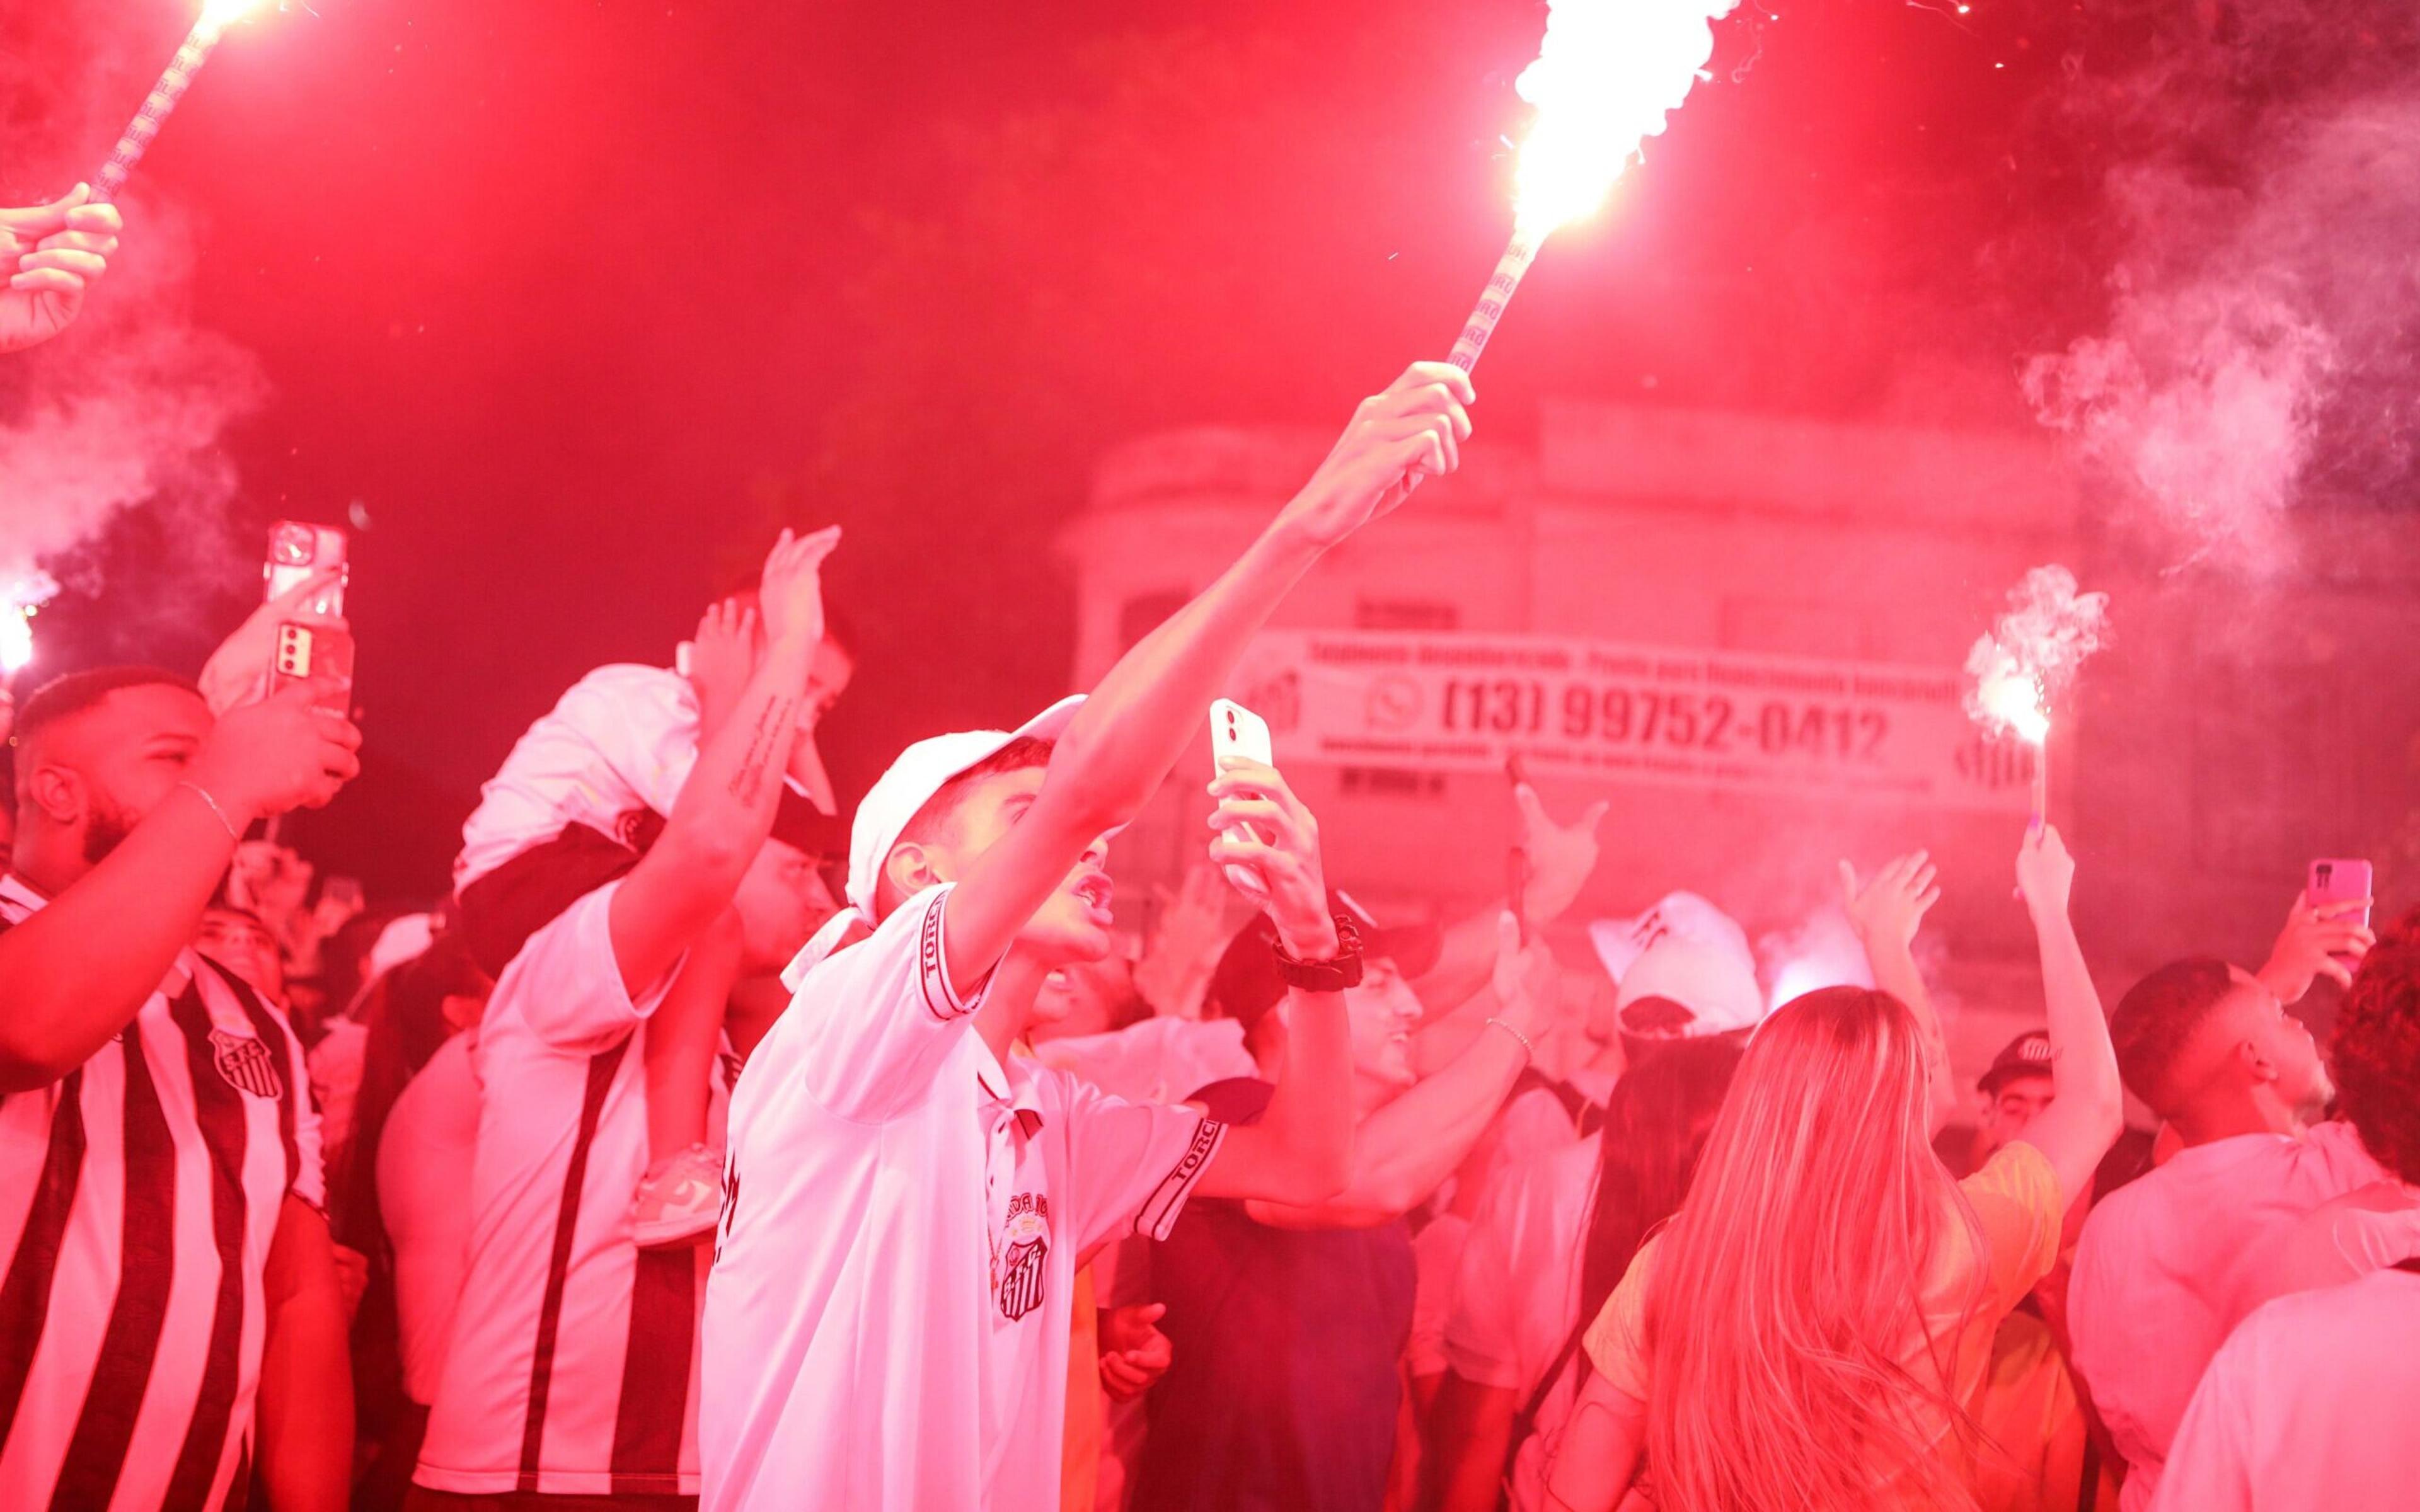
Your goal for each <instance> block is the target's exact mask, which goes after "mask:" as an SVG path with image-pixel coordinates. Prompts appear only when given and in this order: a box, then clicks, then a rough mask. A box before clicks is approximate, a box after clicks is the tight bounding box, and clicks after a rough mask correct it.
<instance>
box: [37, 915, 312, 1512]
mask: <svg viewBox="0 0 2420 1512" xmlns="http://www.w3.org/2000/svg"><path fill="white" fill-rule="evenodd" d="M42 906H43V900H42V897H41V895H40V894H39V893H37V892H35V891H34V890H33V889H32V888H31V887H27V886H25V884H24V883H23V882H22V881H20V880H19V879H18V878H16V877H15V876H10V875H0V931H6V930H7V929H8V928H12V927H14V926H15V925H17V924H19V923H22V922H23V920H24V919H26V918H28V917H30V916H31V915H33V914H34V913H36V912H38V911H39V910H40V908H41V907H42ZM304 1088H305V1078H304V1072H303V1061H302V1044H301V1042H300V1041H298V1040H296V1039H295V1037H294V1032H293V1029H292V1026H289V1025H288V1024H287V1021H286V1017H285V1015H284V1014H282V1013H280V1012H278V1011H276V1010H275V1009H273V1008H270V1007H268V1006H267V1005H265V1004H264V1003H262V1002H261V1000H260V999H259V997H258V996H257V995H255V994H254V993H253V991H252V990H251V989H250V988H248V987H244V986H241V985H240V984H238V983H236V982H234V981H232V980H230V979H229V978H227V977H226V976H225V975H224V974H222V973H221V972H220V971H219V970H218V969H217V968H216V967H214V966H211V965H210V964H208V963H207V962H205V961H204V960H203V959H202V958H201V957H200V956H199V955H197V954H196V953H194V951H192V950H182V951H179V952H178V956H177V962H176V964H175V965H174V966H173V967H172V968H171V969H170V971H169V974H168V977H167V980H165V981H164V982H163V984H162V986H161V989H160V990H159V991H158V992H155V993H153V994H152V995H150V997H149V998H148V999H147V1000H146V1001H145V1003H144V1004H143V1006H142V1007H141V1008H140V1009H137V1010H136V1011H135V1012H134V1015H133V1016H132V1018H131V1019H130V1020H129V1021H128V1022H127V1025H126V1026H125V1027H124V1028H123V1029H121V1030H119V1031H118V1032H117V1034H116V1035H115V1036H113V1037H112V1038H111V1039H110V1041H109V1042H108V1043H106V1044H104V1045H102V1046H101V1048H100V1049H98V1050H96V1051H94V1052H93V1053H92V1056H91V1058H89V1059H87V1060H86V1061H85V1063H84V1064H83V1065H81V1066H79V1067H77V1068H76V1069H75V1070H73V1071H71V1072H68V1073H67V1075H66V1076H64V1077H62V1078H60V1079H59V1080H58V1081H55V1082H53V1083H51V1084H50V1085H48V1086H46V1087H37V1088H27V1089H25V1090H23V1091H18V1092H12V1093H9V1094H8V1096H6V1097H0V1273H5V1274H6V1277H7V1280H6V1284H5V1285H0V1340H5V1343H0V1507H7V1508H10V1509H11V1512H13V1509H15V1508H18V1507H39V1506H60V1507H74V1508H77V1509H78V1512H84V1509H86V1508H89V1509H93V1512H103V1509H112V1512H148V1509H151V1508H157V1507H161V1506H176V1507H200V1508H211V1507H216V1506H218V1505H219V1504H221V1503H222V1502H223V1501H225V1499H226V1497H227V1495H228V1490H229V1488H230V1487H233V1486H234V1485H235V1481H236V1477H237V1476H238V1475H239V1474H240V1473H241V1467H242V1465H243V1463H244V1458H245V1449H246V1446H247V1445H248V1444H250V1443H252V1442H253V1410H254V1405H255V1398H256V1393H257V1392H258V1389H259V1384H260V1361H261V1351H262V1350H263V1348H264V1345H265V1343H266V1340H267V1337H268V1332H267V1322H266V1297H265V1295H264V1293H263V1289H262V1287H263V1276H264V1274H265V1271H266V1267H267V1265H268V1262H269V1255H270V1249H271V1244H272V1242H274V1240H275V1237H276V1233H277V1223H278V1219H279V1218H280V1216H281V1215H282V1214H283V1211H284V1209H285V1206H286V1199H287V1197H288V1196H293V1197H298V1198H300V1199H301V1200H302V1201H304V1202H307V1203H309V1204H310V1205H311V1206H312V1207H314V1208H320V1207H324V1206H325V1205H326V1203H327V1196H328V1194H327V1187H326V1184H325V1182H324V1180H323V1177H322V1173H321V1171H320V1166H319V1120H318V1117H317V1116H316V1115H315V1114H314V1113H313V1112H312V1111H311V1100H310V1097H309V1095H308V1093H307V1092H306V1091H305V1089H304Z"/></svg>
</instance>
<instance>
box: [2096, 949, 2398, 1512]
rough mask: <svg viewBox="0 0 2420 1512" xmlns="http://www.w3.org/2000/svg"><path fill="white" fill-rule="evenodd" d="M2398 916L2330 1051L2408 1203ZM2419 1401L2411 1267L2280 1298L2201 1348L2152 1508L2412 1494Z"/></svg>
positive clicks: (2368, 1141)
mask: <svg viewBox="0 0 2420 1512" xmlns="http://www.w3.org/2000/svg"><path fill="white" fill-rule="evenodd" d="M2406 930H2407V932H2408V933H2405V934H2404V935H2403V936H2402V937H2400V938H2397V939H2394V940H2390V941H2389V942H2388V943H2387V944H2385V945H2382V946H2381V947H2380V948H2379V949H2377V950H2376V951H2374V952H2372V953H2371V955H2370V956H2369V958H2368V959H2367V960H2366V961H2365V962H2364V963H2363V964H2362V968H2361V973H2360V975H2359V976H2358V977H2356V978H2355V979H2354V980H2353V986H2352V991H2351V993H2350V995H2348V996H2347V997H2346V999H2345V1003H2344V1007H2343V1008H2342V1010H2340V1011H2339V1012H2338V1014H2337V1016H2336V1029H2335V1043H2334V1046H2333V1049H2334V1053H2335V1069H2336V1076H2337V1079H2338V1081H2339V1082H2340V1084H2341V1085H2342V1088H2343V1103H2344V1112H2345V1117H2346V1119H2348V1120H2349V1121H2350V1123H2351V1124H2352V1126H2353V1128H2354V1129H2355V1130H2356V1131H2358V1132H2359V1134H2360V1135H2361V1142H2362V1144H2363V1146H2364V1148H2366V1149H2368V1150H2369V1151H2370V1152H2371V1153H2373V1154H2374V1155H2376V1156H2377V1158H2378V1160H2379V1161H2380V1163H2381V1165H2383V1166H2384V1167H2385V1169H2386V1170H2387V1172H2388V1173H2389V1174H2390V1175H2391V1176H2393V1177H2394V1178H2395V1181H2396V1187H2397V1190H2399V1191H2400V1192H2401V1193H2403V1194H2404V1195H2405V1197H2406V1202H2407V1205H2408V1203H2409V1200H2410V1195H2411V1194H2412V1190H2413V1188H2414V1187H2415V1186H2420V914H2415V915H2413V916H2412V918H2411V919H2410V920H2408V921H2407V924H2406ZM2407 1254H2408V1251H2407ZM2378 1257H2381V1258H2382V1257H2383V1256H2382V1255H2381V1256H2378ZM2407 1264H2408V1261H2407ZM2415 1401H2420V1275H2414V1274H2412V1273H2411V1271H2410V1270H2409V1269H2404V1268H2395V1269H2386V1270H2379V1271H2375V1272H2373V1273H2370V1274H2368V1275H2367V1276H2366V1277H2364V1278H2363V1279H2360V1280H2357V1281H2350V1282H2346V1283H2344V1284H2341V1285H2337V1286H2332V1287H2326V1288H2321V1289H2319V1290H2312V1291H2304V1292H2300V1293H2297V1294H2295V1295H2292V1296H2287V1297H2281V1298H2279V1299H2277V1300H2276V1301H2273V1302H2271V1303H2269V1304H2266V1305H2264V1306H2262V1307H2261V1308H2259V1309H2258V1310H2257V1311H2256V1312H2254V1313H2253V1314H2252V1316H2251V1317H2249V1318H2247V1319H2244V1320H2243V1323H2242V1326H2241V1327H2239V1328H2237V1329H2236V1330H2235V1332H2234V1333H2233V1334H2232V1335H2229V1336H2228V1338H2227V1340H2226V1345H2225V1346H2224V1347H2223V1348H2221V1349H2220V1350H2219V1351H2218V1353H2217V1355H2216V1356H2215V1357H2214V1358H2212V1359H2211V1362H2210V1368H2209V1369H2208V1370H2207V1371H2206V1372H2205V1373H2204V1374H2203V1376H2202V1379H2201V1384H2200V1385H2199V1387H2198V1388H2197V1389H2195V1392H2194V1395H2193V1399H2192V1402H2191V1404H2190V1405H2189V1406H2187V1408H2186V1409H2185V1412H2184V1418H2183V1421H2182V1422H2181V1423H2180V1425H2179V1426H2178V1428H2177V1432H2176V1437H2175V1440H2174V1442H2173V1443H2171V1444H2170V1445H2169V1446H2168V1453H2167V1458H2166V1462H2165V1469H2164V1472H2163V1473H2162V1474H2161V1476H2160V1485H2159V1493H2158V1495H2157V1497H2156V1498H2155V1499H2154V1500H2153V1501H2152V1503H2151V1506H2152V1509H2153V1512H2348V1509H2350V1508H2357V1507H2387V1506H2408V1505H2410V1504H2411V1503H2412V1494H2413V1488H2414V1487H2415V1486H2420V1436H2415V1435H2414V1434H2413V1433H2412V1403H2413V1402H2415ZM2130 1484H2131V1483H2130Z"/></svg>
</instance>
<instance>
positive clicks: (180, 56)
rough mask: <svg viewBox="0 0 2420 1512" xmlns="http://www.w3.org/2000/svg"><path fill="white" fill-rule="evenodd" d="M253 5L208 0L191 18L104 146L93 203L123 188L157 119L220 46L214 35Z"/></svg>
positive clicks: (250, 0)
mask: <svg viewBox="0 0 2420 1512" xmlns="http://www.w3.org/2000/svg"><path fill="white" fill-rule="evenodd" d="M258 3H259V0H209V3H208V4H206V5H204V6H203V7H202V15H201V19H200V20H199V21H196V22H194V29H193V30H192V31H190V32H187V33H186V34H185V45H184V46H182V47H180V48H178V49H177V55H176V56H175V57H174V58H172V59H170V60H169V62H168V71H167V72H165V73H163V74H162V75H160V82H159V83H158V84H155V85H152V86H151V93H150V94H149V95H148V96H147V97H146V98H145V99H144V101H143V108H142V109H141V110H138V111H136V112H135V113H134V119H133V120H132V121H131V122H129V123H128V125H127V128H126V134H125V135H123V136H120V137H119V138H118V139H117V146H116V147H112V148H110V149H109V161H108V162H105V163H102V164H101V172H100V173H98V174H96V175H94V176H93V181H92V202H93V203H94V204H96V205H101V204H106V203H108V202H109V201H110V200H113V199H115V198H116V197H117V193H118V191H119V190H122V189H124V188H125V187H126V177H127V176H128V175H129V174H131V173H132V172H133V171H134V165H135V164H136V163H138V162H142V161H143V154H144V153H145V152H146V151H147V150H148V149H149V147H150V146H151V139H152V138H153V137H155V136H158V135H159V134H160V123H161V122H163V121H164V120H166V119H167V118H168V113H169V112H170V111H172V110H175V109H176V108H177V101H178V100H181V99H182V98H184V94H185V87H186V85H190V84H192V83H193V82H194V74H197V73H199V72H201V71H202V65H203V64H204V63H207V62H209V56H210V49H211V48H214V47H216V46H218V45H219V38H220V37H222V36H224V35H225V32H226V29H227V27H229V26H230V25H233V24H234V23H237V22H239V21H241V20H242V19H243V18H244V16H245V15H246V14H247V13H249V12H250V11H251V9H252V8H253V7H254V6H255V5H257V4H258Z"/></svg>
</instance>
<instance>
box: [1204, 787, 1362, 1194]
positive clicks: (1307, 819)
mask: <svg viewBox="0 0 2420 1512" xmlns="http://www.w3.org/2000/svg"><path fill="white" fill-rule="evenodd" d="M1210 792H1211V794H1212V795H1214V796H1215V797H1217V798H1218V807H1217V808H1216V809H1214V810H1211V814H1210V823H1211V825H1212V827H1213V828H1214V829H1216V830H1217V831H1218V838H1217V839H1216V840H1214V841H1211V842H1210V858H1211V860H1213V861H1215V862H1217V863H1218V864H1219V865H1220V866H1222V867H1224V866H1242V867H1249V868H1250V869H1251V870H1252V871H1253V872H1256V873H1258V874H1259V876H1260V877H1261V879H1262V881H1263V883H1264V885H1265V886H1266V887H1267V889H1268V895H1269V918H1270V921H1271V922H1273V923H1275V924H1276V925H1277V927H1278V939H1279V940H1280V943H1282V944H1283V945H1284V946H1285V948H1286V950H1287V952H1288V953H1289V954H1291V955H1293V957H1294V958H1295V960H1297V961H1307V962H1308V961H1332V960H1334V959H1335V958H1336V955H1337V952H1338V951H1339V950H1340V949H1342V941H1341V940H1339V939H1338V937H1337V933H1336V920H1335V918H1334V917H1333V916H1331V915H1330V914H1329V913H1328V911H1327V880H1326V874H1325V872H1323V870H1322V868H1321V865H1320V858H1319V824H1318V821H1316V820H1314V819H1313V818H1312V817H1311V810H1309V809H1306V808H1304V807H1303V804H1302V800H1301V799H1299V798H1297V797H1295V795H1294V793H1293V790H1291V789H1290V788H1288V787H1287V786H1286V784H1285V779H1283V778H1281V777H1280V776H1279V775H1278V774H1277V772H1276V771H1275V770H1274V769H1272V768H1270V767H1267V766H1264V765H1262V764H1259V763H1257V762H1247V761H1243V760H1241V759H1238V758H1229V759H1228V761H1227V762H1226V763H1224V769H1223V770H1222V771H1221V772H1220V773H1219V775H1218V780H1216V781H1214V782H1212V783H1211V784H1210ZM1255 831H1257V833H1255ZM1262 836H1266V837H1267V839H1266V840H1263V839H1262V838H1260V837H1262ZM1352 1165H1353V1029H1352V1024H1351V1021H1350V1020H1349V1019H1348V1018H1347V1017H1346V1014H1345V1008H1344V995H1343V994H1342V993H1314V992H1306V991H1304V990H1302V989H1301V988H1293V989H1290V990H1289V991H1288V993H1287V996H1286V1058H1285V1065H1284V1067H1283V1068H1282V1069H1281V1070H1280V1072H1278V1085H1277V1090H1275V1091H1274V1092H1272V1093H1270V1094H1269V1105H1268V1109H1267V1111H1265V1112H1264V1113H1263V1114H1262V1116H1261V1120H1260V1121H1259V1122H1258V1123H1255V1124H1252V1125H1250V1126H1249V1127H1248V1128H1240V1129H1230V1130H1229V1131H1227V1137H1226V1140H1225V1142H1224V1143H1222V1144H1221V1145H1220V1146H1219V1147H1218V1154H1217V1155H1216V1156H1215V1157H1214V1158H1213V1159H1212V1160H1211V1162H1210V1167H1209V1169H1208V1170H1206V1171H1204V1172H1202V1181H1201V1185H1200V1188H1199V1190H1200V1191H1201V1192H1202V1195H1203V1196H1214V1197H1243V1198H1248V1199H1249V1198H1266V1199H1269V1200H1273V1201H1279V1202H1304V1203H1315V1202H1319V1201H1322V1200H1324V1199H1326V1198H1327V1197H1330V1196H1334V1195H1335V1194H1336V1193H1337V1192H1338V1191H1339V1190H1340V1189H1341V1188H1342V1187H1343V1185H1344V1183H1345V1180H1346V1178H1347V1176H1348V1175H1349V1174H1350V1172H1351V1170H1352Z"/></svg>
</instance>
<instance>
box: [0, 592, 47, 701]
mask: <svg viewBox="0 0 2420 1512" xmlns="http://www.w3.org/2000/svg"><path fill="white" fill-rule="evenodd" d="M58 591H59V585H58V583H57V582H56V581H54V580H53V579H52V577H51V575H50V574H49V573H46V572H31V573H27V574H25V575H24V576H23V577H21V578H18V579H15V580H14V581H8V582H6V583H5V585H0V698H6V697H7V695H8V685H9V684H10V683H12V682H14V681H15V680H16V677H17V674H18V673H19V672H22V671H24V670H25V668H26V667H27V666H28V665H30V664H31V663H32V661H33V659H34V616H35V614H37V613H38V612H39V611H40V609H41V607H42V606H43V605H44V604H47V603H49V602H50V600H51V595H52V594H55V593H57V592H58Z"/></svg>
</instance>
